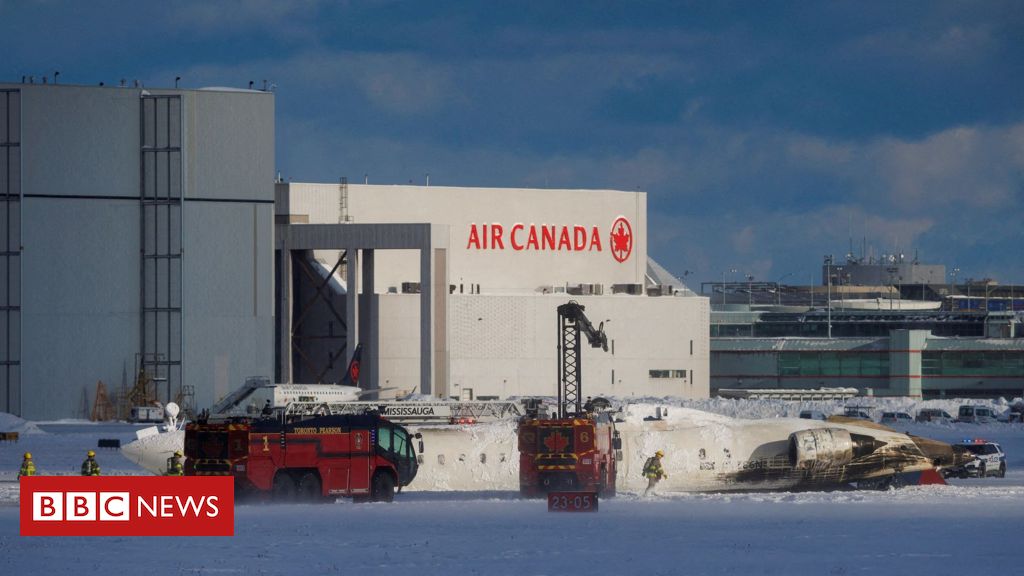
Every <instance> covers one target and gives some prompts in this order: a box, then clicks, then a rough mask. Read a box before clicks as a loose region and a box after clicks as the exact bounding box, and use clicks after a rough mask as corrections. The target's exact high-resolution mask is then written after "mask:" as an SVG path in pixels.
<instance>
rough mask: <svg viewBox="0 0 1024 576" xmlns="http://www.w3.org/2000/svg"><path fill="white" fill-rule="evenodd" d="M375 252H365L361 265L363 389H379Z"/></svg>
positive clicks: (360, 325)
mask: <svg viewBox="0 0 1024 576" xmlns="http://www.w3.org/2000/svg"><path fill="white" fill-rule="evenodd" d="M373 256H374V251H373V250H363V259H362V262H361V263H360V264H361V267H362V272H363V282H362V289H361V290H360V291H359V324H358V325H359V342H361V343H362V344H363V362H362V366H361V367H360V374H359V380H360V385H361V387H362V388H364V389H367V390H371V389H373V388H379V387H380V386H379V385H378V382H377V380H378V375H379V374H380V346H379V344H380V337H379V332H380V326H379V317H378V313H377V298H376V294H375V293H374V289H373V288H374V273H373V260H374V258H373Z"/></svg>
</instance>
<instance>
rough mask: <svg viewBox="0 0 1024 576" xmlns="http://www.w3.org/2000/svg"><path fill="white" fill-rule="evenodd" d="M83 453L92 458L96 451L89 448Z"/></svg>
mask: <svg viewBox="0 0 1024 576" xmlns="http://www.w3.org/2000/svg"><path fill="white" fill-rule="evenodd" d="M85 455H86V456H88V457H89V458H92V457H94V456H96V453H95V452H93V451H92V450H89V451H88V452H86V453H85Z"/></svg>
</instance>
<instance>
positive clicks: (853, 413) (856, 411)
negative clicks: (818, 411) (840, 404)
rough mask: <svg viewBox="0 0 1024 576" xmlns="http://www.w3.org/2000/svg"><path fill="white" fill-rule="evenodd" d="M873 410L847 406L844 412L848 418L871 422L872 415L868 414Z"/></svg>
mask: <svg viewBox="0 0 1024 576" xmlns="http://www.w3.org/2000/svg"><path fill="white" fill-rule="evenodd" d="M869 410H871V408H868V407H865V406H847V407H846V409H845V410H843V416H846V417H847V418H858V419H860V420H871V414H870V413H869V412H868V411H869Z"/></svg>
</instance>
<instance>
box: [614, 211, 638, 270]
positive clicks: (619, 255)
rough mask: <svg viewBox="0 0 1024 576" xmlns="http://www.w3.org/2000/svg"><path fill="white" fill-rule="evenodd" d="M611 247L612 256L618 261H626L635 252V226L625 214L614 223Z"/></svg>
mask: <svg viewBox="0 0 1024 576" xmlns="http://www.w3.org/2000/svg"><path fill="white" fill-rule="evenodd" d="M611 247H612V257H613V258H615V260H616V261H617V262H625V261H626V260H627V259H628V258H629V255H630V254H632V253H633V227H632V226H630V225H629V220H626V217H625V216H619V217H618V218H616V219H615V222H613V223H612V234H611Z"/></svg>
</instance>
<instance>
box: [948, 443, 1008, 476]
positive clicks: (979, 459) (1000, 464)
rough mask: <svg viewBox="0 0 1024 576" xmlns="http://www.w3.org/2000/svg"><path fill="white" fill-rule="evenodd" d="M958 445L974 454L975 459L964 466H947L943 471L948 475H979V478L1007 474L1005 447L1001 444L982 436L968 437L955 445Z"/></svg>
mask: <svg viewBox="0 0 1024 576" xmlns="http://www.w3.org/2000/svg"><path fill="white" fill-rule="evenodd" d="M956 446H962V447H964V448H966V449H967V450H968V451H969V452H970V453H971V454H974V460H971V461H970V462H968V463H966V464H964V465H963V466H958V467H956V468H947V469H946V470H945V471H944V472H943V473H944V474H945V475H946V477H950V476H957V477H959V478H967V477H969V476H977V477H978V478H984V477H986V476H998V477H999V478H1002V477H1003V476H1006V454H1004V453H1003V448H1002V447H1001V446H1000V445H999V444H996V443H995V442H989V441H987V440H983V439H981V438H974V439H970V438H968V439H967V440H964V441H963V443H962V444H955V445H954V447H956Z"/></svg>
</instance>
